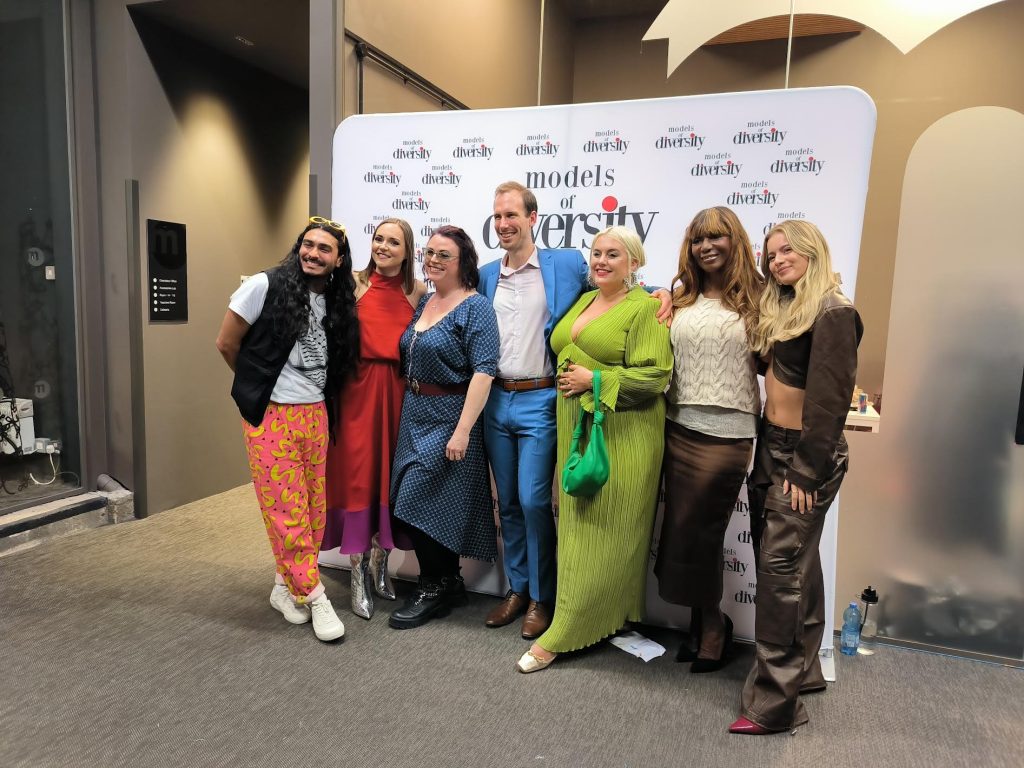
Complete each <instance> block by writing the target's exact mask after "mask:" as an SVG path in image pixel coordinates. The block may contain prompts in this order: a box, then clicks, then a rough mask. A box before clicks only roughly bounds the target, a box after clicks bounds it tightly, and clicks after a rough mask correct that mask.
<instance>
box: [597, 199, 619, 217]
mask: <svg viewBox="0 0 1024 768" xmlns="http://www.w3.org/2000/svg"><path fill="white" fill-rule="evenodd" d="M601 207H602V208H604V209H605V210H606V211H608V213H611V212H612V211H614V210H615V209H616V208H618V207H619V201H618V200H616V199H615V198H614V197H612V196H611V195H608V197H606V198H605V199H604V200H602V201H601Z"/></svg>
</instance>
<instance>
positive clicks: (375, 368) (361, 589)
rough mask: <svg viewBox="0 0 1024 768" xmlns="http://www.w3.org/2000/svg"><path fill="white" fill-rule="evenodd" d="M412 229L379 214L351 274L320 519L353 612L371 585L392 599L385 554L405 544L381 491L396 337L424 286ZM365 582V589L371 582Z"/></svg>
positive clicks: (366, 614) (394, 409) (392, 436)
mask: <svg viewBox="0 0 1024 768" xmlns="http://www.w3.org/2000/svg"><path fill="white" fill-rule="evenodd" d="M414 266H415V258H414V257H413V233H412V228H411V227H410V226H409V224H408V222H406V221H405V220H403V219H384V220H383V221H381V222H380V223H379V224H378V225H377V228H376V229H375V230H374V233H373V241H372V243H371V246H370V263H369V264H368V265H367V266H366V268H365V269H364V270H363V271H362V272H359V273H358V274H357V275H356V313H357V314H358V316H359V337H360V339H359V340H360V355H359V367H358V368H357V370H356V375H355V377H354V378H353V379H351V380H350V381H349V382H348V384H347V385H346V386H345V388H344V389H342V391H341V396H340V398H339V408H338V421H337V423H336V424H335V435H336V438H337V441H336V442H335V443H332V444H331V445H330V446H329V448H328V451H327V526H326V529H325V531H324V542H323V547H322V549H324V550H330V549H334V548H335V547H340V548H341V553H342V554H344V555H349V559H350V562H351V564H352V612H353V613H355V614H356V615H357V616H361V617H363V618H364V619H368V618H370V616H372V615H373V592H374V591H376V593H377V594H378V595H379V596H380V597H383V598H384V599H386V600H394V599H395V592H394V587H393V586H392V584H391V579H390V577H389V576H388V567H387V559H388V553H389V552H390V550H391V549H392V548H394V547H395V546H397V547H398V548H399V549H412V543H411V542H409V541H407V540H406V539H405V537H404V536H403V535H402V534H401V533H400V532H399V531H398V530H396V527H395V526H393V524H392V521H393V518H392V516H391V508H390V504H389V502H388V494H389V492H390V487H391V462H392V460H393V459H394V455H395V444H396V443H397V441H398V417H399V415H400V413H401V411H402V396H403V394H404V392H405V381H404V380H403V379H402V377H401V374H400V371H399V356H398V339H399V337H401V335H402V333H403V332H404V331H405V329H406V327H407V326H408V325H409V321H410V320H411V319H412V315H413V310H414V308H415V307H416V305H417V304H418V303H419V300H420V298H421V297H422V296H423V295H424V294H425V293H426V286H425V285H424V284H423V283H422V282H420V281H419V280H416V278H415V277H414V276H413V269H414ZM371 583H372V585H373V586H372V588H371V586H370V584H371Z"/></svg>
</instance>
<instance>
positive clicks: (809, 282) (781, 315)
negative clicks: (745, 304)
mask: <svg viewBox="0 0 1024 768" xmlns="http://www.w3.org/2000/svg"><path fill="white" fill-rule="evenodd" d="M779 233H781V234H782V235H783V236H784V237H785V238H786V240H787V241H788V242H789V245H790V247H791V248H792V249H793V250H794V251H795V252H796V253H797V254H799V255H800V256H803V257H804V258H805V259H807V271H806V272H805V273H804V275H803V277H801V278H800V280H799V281H798V282H797V283H796V284H795V285H793V286H792V287H789V286H785V285H782V284H781V283H780V282H779V281H778V280H776V279H775V276H774V275H772V273H771V270H769V269H768V266H767V259H768V240H769V239H770V238H771V237H772V235H775V234H779ZM762 253H763V254H764V256H763V257H762V258H763V259H764V260H765V265H764V272H765V275H766V277H767V278H768V283H767V285H766V286H765V289H764V292H763V293H762V294H761V306H760V310H761V316H760V318H759V319H758V321H757V327H756V329H755V331H754V341H753V345H752V346H753V349H754V351H755V352H757V353H758V354H762V355H763V354H767V353H768V352H769V350H771V348H772V345H773V344H775V343H776V342H778V341H787V340H789V339H795V338H796V337H797V336H800V335H801V334H803V333H805V332H806V331H807V330H809V329H810V327H811V326H812V325H814V321H815V320H817V319H818V315H819V314H820V313H821V306H822V302H823V301H824V300H825V298H826V297H828V296H829V295H831V294H832V293H834V292H835V291H837V290H838V289H839V275H837V274H836V273H835V272H833V271H832V257H831V255H830V254H829V250H828V243H826V242H825V237H824V235H822V234H821V230H820V229H818V228H817V227H816V226H815V225H814V224H812V223H811V222H809V221H799V220H793V219H789V220H787V221H782V222H779V223H778V224H776V225H775V226H774V227H772V228H771V229H770V230H768V233H767V234H766V235H765V236H764V250H763V251H762Z"/></svg>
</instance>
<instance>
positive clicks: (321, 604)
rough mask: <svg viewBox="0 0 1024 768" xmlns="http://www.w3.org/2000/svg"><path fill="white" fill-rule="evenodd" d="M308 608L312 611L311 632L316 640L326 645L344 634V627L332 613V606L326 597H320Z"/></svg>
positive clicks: (336, 615)
mask: <svg viewBox="0 0 1024 768" xmlns="http://www.w3.org/2000/svg"><path fill="white" fill-rule="evenodd" d="M309 607H310V608H311V609H312V611H313V632H314V633H315V634H316V636H317V639H319V640H323V641H324V642H325V643H327V642H330V641H331V640H337V639H338V638H339V637H341V636H342V635H344V634H345V625H344V624H342V623H341V619H339V618H338V614H336V613H335V612H334V606H332V605H331V601H330V600H328V599H327V595H320V597H318V598H317V599H316V600H314V601H313V602H312V603H310V604H309Z"/></svg>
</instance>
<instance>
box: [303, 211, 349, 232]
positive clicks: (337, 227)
mask: <svg viewBox="0 0 1024 768" xmlns="http://www.w3.org/2000/svg"><path fill="white" fill-rule="evenodd" d="M309 223H310V224H316V225H317V226H320V227H328V228H329V229H333V230H334V231H335V232H341V236H342V237H345V225H344V224H339V223H338V222H337V221H331V220H330V219H325V218H324V217H323V216H310V217H309Z"/></svg>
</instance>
